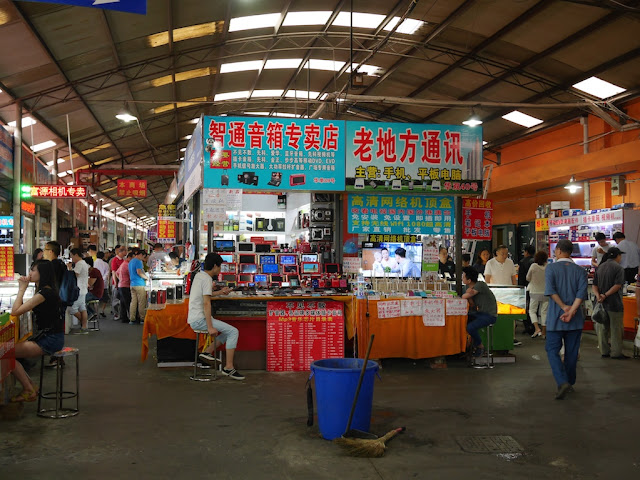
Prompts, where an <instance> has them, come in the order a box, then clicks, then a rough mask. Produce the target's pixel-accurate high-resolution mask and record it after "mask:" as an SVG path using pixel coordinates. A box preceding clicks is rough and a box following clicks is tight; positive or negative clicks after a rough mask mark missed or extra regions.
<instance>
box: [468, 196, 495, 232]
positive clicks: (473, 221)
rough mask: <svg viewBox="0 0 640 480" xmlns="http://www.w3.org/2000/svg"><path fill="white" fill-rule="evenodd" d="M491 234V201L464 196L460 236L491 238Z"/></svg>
mask: <svg viewBox="0 0 640 480" xmlns="http://www.w3.org/2000/svg"><path fill="white" fill-rule="evenodd" d="M492 234H493V205H492V201H491V200H485V199H482V198H465V199H464V201H463V203H462V238H463V239H465V240H491V236H492Z"/></svg>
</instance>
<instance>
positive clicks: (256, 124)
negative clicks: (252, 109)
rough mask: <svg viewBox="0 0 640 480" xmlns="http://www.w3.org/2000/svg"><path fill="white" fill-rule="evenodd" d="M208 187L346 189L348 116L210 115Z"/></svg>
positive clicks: (207, 128)
mask: <svg viewBox="0 0 640 480" xmlns="http://www.w3.org/2000/svg"><path fill="white" fill-rule="evenodd" d="M204 139H205V142H204V143H205V146H204V186H205V188H225V187H228V188H242V189H244V190H278V191H283V190H301V191H308V190H312V191H323V190H324V191H344V187H345V183H344V178H345V171H344V157H345V122H342V121H336V120H317V119H312V120H308V119H295V118H292V119H285V118H277V117H266V118H262V117H257V118H252V117H240V118H234V117H205V118H204Z"/></svg>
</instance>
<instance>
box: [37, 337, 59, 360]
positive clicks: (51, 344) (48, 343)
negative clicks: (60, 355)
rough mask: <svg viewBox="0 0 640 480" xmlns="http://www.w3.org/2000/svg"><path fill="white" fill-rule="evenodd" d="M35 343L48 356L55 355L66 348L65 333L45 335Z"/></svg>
mask: <svg viewBox="0 0 640 480" xmlns="http://www.w3.org/2000/svg"><path fill="white" fill-rule="evenodd" d="M35 343H36V344H37V345H38V346H39V347H40V348H41V349H42V351H43V352H44V353H46V354H47V355H53V354H54V353H56V352H57V351H59V350H62V349H63V348H64V333H51V334H49V335H44V336H43V337H41V338H39V339H38V340H36V341H35Z"/></svg>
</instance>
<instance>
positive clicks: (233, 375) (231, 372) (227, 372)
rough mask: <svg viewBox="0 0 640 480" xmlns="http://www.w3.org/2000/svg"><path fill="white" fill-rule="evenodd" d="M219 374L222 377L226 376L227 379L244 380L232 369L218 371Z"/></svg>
mask: <svg viewBox="0 0 640 480" xmlns="http://www.w3.org/2000/svg"><path fill="white" fill-rule="evenodd" d="M220 373H221V374H222V375H226V376H227V377H229V378H233V379H234V380H244V376H242V374H241V373H240V372H239V371H237V370H236V369H235V368H232V369H231V370H227V369H226V368H223V369H222V370H220Z"/></svg>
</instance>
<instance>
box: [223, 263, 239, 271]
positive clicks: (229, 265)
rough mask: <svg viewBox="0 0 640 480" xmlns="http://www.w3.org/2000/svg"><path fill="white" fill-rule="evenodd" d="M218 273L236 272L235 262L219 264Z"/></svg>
mask: <svg viewBox="0 0 640 480" xmlns="http://www.w3.org/2000/svg"><path fill="white" fill-rule="evenodd" d="M220 273H236V264H235V263H223V264H222V265H220Z"/></svg>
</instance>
